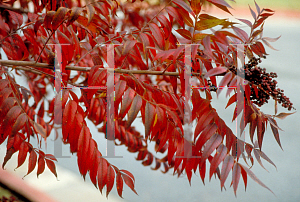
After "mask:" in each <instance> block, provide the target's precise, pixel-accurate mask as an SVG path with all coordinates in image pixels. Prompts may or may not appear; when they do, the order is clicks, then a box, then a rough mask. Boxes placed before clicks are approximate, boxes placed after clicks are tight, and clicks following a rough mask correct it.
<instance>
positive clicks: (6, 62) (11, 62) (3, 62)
mask: <svg viewBox="0 0 300 202" xmlns="http://www.w3.org/2000/svg"><path fill="white" fill-rule="evenodd" d="M0 64H1V65H3V66H9V67H10V66H14V68H15V69H21V68H19V67H18V66H32V67H40V68H45V69H51V70H54V67H53V65H49V64H47V63H39V62H37V63H35V62H31V61H18V60H0ZM22 70H24V68H22ZM66 70H74V71H83V72H88V71H90V70H91V67H80V66H70V65H68V66H66ZM114 72H115V73H121V74H148V75H166V76H179V73H178V72H163V71H150V70H128V69H115V70H114ZM191 74H192V76H199V75H201V76H204V74H200V73H195V72H192V73H191Z"/></svg>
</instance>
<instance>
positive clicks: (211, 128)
mask: <svg viewBox="0 0 300 202" xmlns="http://www.w3.org/2000/svg"><path fill="white" fill-rule="evenodd" d="M217 128H218V127H217V125H216V124H215V123H211V124H209V125H207V126H206V127H205V129H204V130H203V132H202V133H201V135H200V137H199V139H198V140H197V143H196V148H197V150H200V149H201V148H202V146H203V145H204V144H205V142H206V141H207V140H208V139H210V137H211V136H213V135H214V134H215V132H216V130H217Z"/></svg>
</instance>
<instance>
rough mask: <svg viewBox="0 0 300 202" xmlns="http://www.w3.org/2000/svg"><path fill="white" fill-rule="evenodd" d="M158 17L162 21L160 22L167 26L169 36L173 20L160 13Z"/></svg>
mask: <svg viewBox="0 0 300 202" xmlns="http://www.w3.org/2000/svg"><path fill="white" fill-rule="evenodd" d="M156 18H157V20H158V21H159V22H160V24H161V25H162V26H164V27H165V29H164V30H165V31H167V32H166V36H169V35H170V33H171V31H172V24H171V22H170V21H169V20H168V19H167V18H166V17H165V16H164V15H158V16H157V17H156Z"/></svg>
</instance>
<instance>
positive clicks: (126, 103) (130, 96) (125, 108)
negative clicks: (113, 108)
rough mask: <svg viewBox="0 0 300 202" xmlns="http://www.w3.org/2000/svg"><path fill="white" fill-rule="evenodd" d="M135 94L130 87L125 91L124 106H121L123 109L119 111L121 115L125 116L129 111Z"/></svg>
mask: <svg viewBox="0 0 300 202" xmlns="http://www.w3.org/2000/svg"><path fill="white" fill-rule="evenodd" d="M134 95H135V92H134V90H132V89H131V88H128V89H127V90H126V91H125V94H124V99H122V107H121V110H120V113H119V117H121V118H123V117H124V116H125V114H126V113H127V112H128V110H129V107H130V105H131V103H132V100H133V97H134Z"/></svg>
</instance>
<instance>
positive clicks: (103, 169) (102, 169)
mask: <svg viewBox="0 0 300 202" xmlns="http://www.w3.org/2000/svg"><path fill="white" fill-rule="evenodd" d="M107 164H108V163H107V161H106V160H105V159H104V158H102V157H100V163H99V167H98V187H99V190H100V192H101V194H102V189H103V187H104V186H105V185H106V184H107V172H108V171H107V170H108V165H107Z"/></svg>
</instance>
